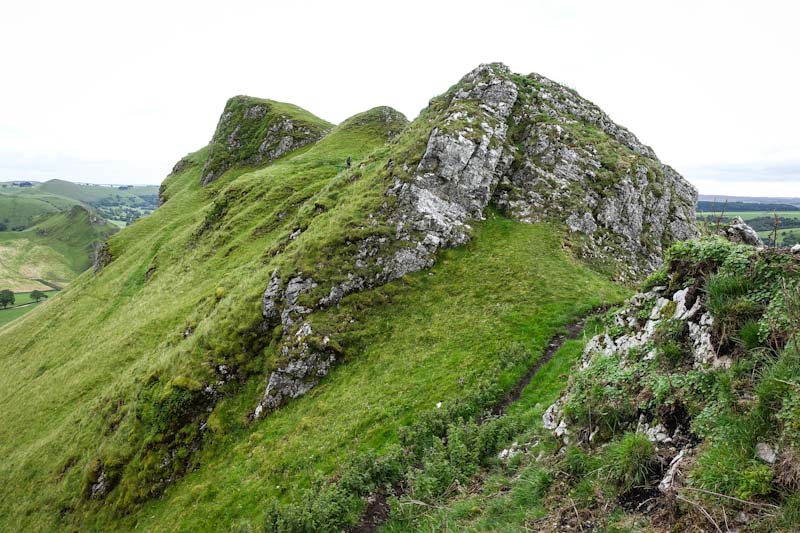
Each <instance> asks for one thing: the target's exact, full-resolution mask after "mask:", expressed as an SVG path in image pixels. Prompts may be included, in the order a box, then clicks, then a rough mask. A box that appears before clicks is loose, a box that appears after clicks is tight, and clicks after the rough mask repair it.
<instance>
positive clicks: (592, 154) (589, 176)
mask: <svg viewBox="0 0 800 533" xmlns="http://www.w3.org/2000/svg"><path fill="white" fill-rule="evenodd" d="M525 86H526V88H527V89H528V90H527V91H525V92H523V95H524V97H523V98H522V99H521V101H520V104H519V105H518V106H517V109H516V111H515V113H514V116H513V118H512V124H513V126H514V134H513V136H512V139H511V141H512V142H513V143H514V148H515V149H516V152H515V154H514V155H515V162H514V166H513V168H512V171H511V172H509V173H507V174H506V175H504V176H503V177H502V179H501V181H500V186H499V187H498V191H497V193H496V200H497V204H498V205H499V206H500V207H501V208H503V209H504V210H505V211H506V212H508V213H509V214H511V215H512V216H513V217H515V218H518V219H520V220H525V221H541V220H558V221H562V222H566V223H567V226H568V227H569V229H570V230H571V231H572V232H574V233H577V234H580V235H581V236H583V237H584V241H585V245H584V248H583V250H582V252H583V255H584V256H586V257H588V258H602V257H604V256H608V255H609V254H613V255H616V256H617V257H618V258H620V259H624V262H625V264H626V265H625V266H624V267H623V269H622V271H621V272H620V277H621V278H622V279H630V278H635V277H637V276H639V275H641V274H642V273H643V272H646V271H649V270H652V269H653V268H654V267H657V266H658V265H659V264H660V262H661V250H662V248H664V246H666V245H668V244H670V243H671V242H674V241H676V240H684V239H687V238H690V237H693V236H695V235H697V229H696V226H695V224H694V206H695V202H696V199H697V193H696V191H695V189H694V188H693V187H692V186H691V185H690V184H689V183H688V182H686V181H685V180H684V179H683V178H682V177H681V176H680V175H679V174H678V173H677V172H675V171H674V170H673V169H672V168H670V167H668V166H666V165H664V164H663V163H661V162H660V161H659V160H658V158H657V157H656V155H655V153H654V152H653V150H652V149H651V148H650V147H648V146H645V145H643V144H642V143H640V142H639V140H638V139H637V138H636V137H635V136H634V135H633V134H632V133H631V132H629V131H628V130H626V129H625V128H623V127H621V126H619V125H617V124H615V123H614V122H613V121H611V119H610V118H609V117H608V116H607V115H606V114H605V113H603V112H602V111H601V110H600V109H599V108H598V107H597V106H595V105H594V104H592V103H591V102H588V101H587V100H584V99H583V98H581V97H580V96H579V95H578V94H577V93H576V92H575V91H573V90H571V89H569V88H567V87H563V86H561V85H559V84H557V83H555V82H553V81H551V80H548V79H547V78H544V77H542V76H539V75H536V74H530V75H529V76H527V78H526V82H525Z"/></svg>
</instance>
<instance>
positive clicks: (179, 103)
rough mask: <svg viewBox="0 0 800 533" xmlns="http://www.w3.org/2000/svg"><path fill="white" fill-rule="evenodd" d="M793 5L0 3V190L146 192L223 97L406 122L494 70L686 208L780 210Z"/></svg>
mask: <svg viewBox="0 0 800 533" xmlns="http://www.w3.org/2000/svg"><path fill="white" fill-rule="evenodd" d="M657 4H658V5H657ZM798 6H800V4H798V3H796V2H778V1H764V0H761V1H759V2H736V1H719V2H717V1H713V2H712V1H702V0H694V1H685V2H684V1H670V2H666V1H664V2H658V3H656V2H643V1H641V0H639V1H603V2H600V1H597V0H588V1H563V0H562V1H555V0H554V1H550V2H545V1H528V2H523V1H501V0H484V1H480V2H473V1H465V0H459V1H452V2H441V1H434V0H425V1H403V2H391V3H388V2H379V1H377V0H373V1H370V2H366V1H365V2H331V1H327V2H325V1H313V2H312V1H289V2H280V3H277V2H275V3H272V2H267V1H261V2H246V1H227V2H224V3H223V2H217V3H216V5H214V4H212V3H210V2H200V1H187V2H182V1H181V2H179V1H173V2H171V1H168V0H159V1H156V2H151V1H138V2H126V3H122V2H113V1H98V2H91V1H80V0H71V1H68V2H67V1H63V0H62V1H50V2H47V1H35V0H25V1H21V0H20V1H15V0H3V1H2V3H0V180H8V179H23V178H24V179H49V178H65V179H72V180H76V181H91V182H97V183H158V182H160V181H161V179H162V178H163V177H164V176H165V175H166V174H167V173H168V172H169V170H170V169H171V167H172V165H173V164H174V163H175V162H176V161H177V160H178V159H179V158H180V157H182V156H183V155H184V154H186V153H187V152H190V151H193V150H195V149H197V148H199V147H201V146H203V145H204V144H205V143H207V142H208V140H209V139H210V138H211V135H212V133H213V130H214V127H215V125H216V122H217V119H218V117H219V114H220V113H221V111H222V107H223V105H224V103H225V100H226V99H227V98H228V97H230V96H233V95H235V94H249V95H253V96H260V97H265V98H272V99H275V100H282V101H288V102H292V103H295V104H297V105H300V106H302V107H305V108H306V109H308V110H309V111H312V112H313V113H315V114H317V115H319V116H321V117H323V118H325V119H327V120H330V121H332V122H339V121H341V120H343V119H345V118H347V117H348V116H350V115H353V114H355V113H358V112H360V111H363V110H366V109H368V108H370V107H373V106H376V105H390V106H393V107H395V108H397V109H399V110H400V111H402V112H403V113H405V114H406V115H407V116H408V117H409V118H413V117H414V116H416V114H417V113H418V112H419V110H420V109H421V108H423V107H424V106H425V105H426V104H427V102H428V100H429V99H430V98H431V97H432V96H434V95H436V94H439V93H441V92H443V91H444V90H446V89H447V88H448V87H449V86H450V85H452V84H454V83H455V82H456V81H458V79H459V78H460V77H461V76H462V75H464V74H465V73H466V72H468V71H469V70H471V69H472V68H474V67H475V66H477V65H478V64H479V63H482V62H489V61H501V62H504V63H506V64H507V65H509V66H510V67H511V69H512V70H514V71H516V72H521V73H528V72H538V73H540V74H542V75H544V76H547V77H550V78H552V79H554V80H556V81H559V82H561V83H565V84H567V85H569V86H571V87H573V88H575V89H577V90H578V91H579V92H580V93H581V94H582V95H583V96H585V97H586V98H588V99H590V100H592V101H593V102H595V103H596V104H598V105H599V106H600V107H601V108H603V109H604V110H605V111H606V112H607V113H609V115H611V117H612V118H613V119H614V120H615V121H616V122H618V123H620V124H622V125H624V126H626V127H628V128H629V129H630V130H631V131H633V132H634V133H635V134H636V135H637V136H639V138H640V139H641V140H642V141H644V142H645V143H647V144H650V145H651V146H652V147H653V148H654V149H655V150H656V152H657V153H658V155H659V157H660V158H661V159H662V161H664V162H665V163H667V164H670V165H672V166H673V167H675V168H676V169H677V170H678V171H679V172H681V173H682V174H684V176H686V177H687V178H688V179H689V180H690V181H692V182H693V183H695V185H697V186H698V187H699V189H700V192H702V193H709V194H741V195H753V196H766V195H774V196H779V195H782V196H787V195H791V196H800V135H798V132H800V106H798V101H797V99H798V94H799V91H798V85H799V84H798V82H800V67H799V65H800V59H799V56H800V37H798V36H799V35H800V28H799V26H800V7H798Z"/></svg>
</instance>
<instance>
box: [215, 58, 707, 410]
mask: <svg viewBox="0 0 800 533" xmlns="http://www.w3.org/2000/svg"><path fill="white" fill-rule="evenodd" d="M223 120H227V118H226V115H223ZM418 121H419V122H421V123H422V124H424V125H425V128H424V131H418V130H416V129H414V130H411V131H409V132H407V133H406V134H405V136H411V135H414V136H415V137H417V138H420V137H421V139H424V146H425V148H424V150H419V151H398V150H396V149H395V150H391V151H390V152H389V154H388V155H387V156H386V157H385V162H384V164H383V167H384V168H383V169H382V172H383V173H384V174H385V177H384V181H385V182H386V186H385V192H384V195H385V196H386V198H387V201H386V202H384V203H383V204H382V205H380V206H378V207H377V209H376V210H375V212H374V213H371V214H370V222H371V223H372V224H378V223H380V224H381V225H382V226H386V227H389V228H391V233H390V234H389V235H383V236H377V235H369V236H367V237H365V238H363V239H360V240H359V241H358V242H357V243H354V249H353V257H352V260H351V263H350V265H351V267H350V268H348V269H347V271H345V272H339V275H340V276H341V275H342V274H343V275H344V276H343V277H344V279H342V280H341V281H338V280H327V279H321V278H319V277H318V276H316V277H314V276H313V275H312V277H307V278H306V277H303V276H302V275H299V273H297V272H281V271H280V270H276V271H275V272H274V273H273V274H272V277H271V279H270V281H269V284H268V286H267V288H266V291H265V292H264V297H263V306H262V310H263V314H264V319H265V321H266V326H267V327H268V328H272V327H274V326H275V325H276V324H278V323H280V325H281V327H282V329H283V332H284V333H285V336H284V339H285V340H284V341H283V347H282V349H281V351H282V354H283V356H284V357H285V359H286V363H285V365H284V366H282V367H280V368H278V369H276V370H275V371H274V372H273V373H272V374H271V375H270V378H269V383H268V385H267V389H266V392H265V395H264V399H263V400H262V401H261V403H260V405H259V406H258V407H257V408H256V410H255V414H256V415H257V416H258V415H261V414H262V413H263V412H264V410H265V409H267V410H269V409H274V408H275V407H277V406H279V405H281V404H282V403H283V402H284V401H285V400H286V399H287V398H293V397H296V396H298V395H300V394H303V393H305V392H307V391H308V389H309V388H310V387H312V386H313V385H314V384H315V383H316V382H317V381H318V380H319V379H320V378H321V377H322V376H324V375H326V374H327V373H328V370H329V368H330V365H331V364H332V363H333V362H334V361H335V360H336V353H335V350H333V349H328V348H327V347H326V346H327V345H328V344H329V342H330V340H331V337H329V336H327V335H326V336H323V337H322V340H323V342H322V343H321V345H320V344H319V343H318V344H317V346H319V347H318V348H316V349H315V348H312V345H311V344H310V343H309V338H311V337H312V336H313V335H314V329H313V327H312V326H311V324H310V323H309V321H308V320H306V317H307V316H308V315H309V314H311V313H313V312H314V310H316V309H320V308H325V307H328V306H331V305H335V304H337V303H338V302H339V301H340V300H341V298H342V297H343V296H345V295H347V294H349V293H352V292H357V291H362V290H365V289H368V288H371V287H375V286H376V285H380V284H383V283H386V282H388V281H391V280H393V279H396V278H400V277H402V276H404V275H406V274H408V273H409V272H414V271H417V270H420V269H424V268H428V267H430V266H431V265H432V264H433V263H434V259H435V254H436V252H437V250H439V249H440V248H443V247H450V246H456V245H459V244H463V243H465V242H466V241H467V240H469V238H470V225H469V224H470V222H472V221H474V220H480V219H482V218H483V216H484V212H485V210H486V209H487V207H488V206H490V205H493V206H495V207H496V208H497V209H499V210H500V211H501V212H502V213H503V214H505V215H506V216H508V217H511V218H513V219H515V220H519V221H521V222H526V223H532V222H539V221H557V222H560V223H565V224H566V225H567V227H568V228H569V230H570V231H571V232H572V233H573V234H574V237H573V240H574V243H575V244H574V246H575V248H576V250H577V253H578V254H579V255H580V256H582V257H584V258H587V259H589V260H592V261H596V262H598V263H600V264H604V265H606V266H607V268H609V269H611V270H613V272H614V274H615V276H616V277H617V278H618V279H620V280H634V279H637V278H638V277H641V276H642V275H644V274H647V273H649V272H650V271H652V270H653V269H654V268H656V267H658V266H659V265H660V264H661V260H662V255H663V250H664V249H666V247H668V246H669V245H670V244H672V243H673V242H676V241H678V240H684V239H687V238H690V237H693V236H695V235H697V228H696V226H695V223H694V205H695V202H696V200H697V193H696V191H695V189H694V188H693V187H692V186H691V185H690V184H689V183H688V182H686V181H685V180H684V179H683V178H682V177H681V176H680V175H679V174H678V173H676V172H675V171H674V170H672V169H671V168H670V167H668V166H666V165H664V164H663V163H661V162H660V161H659V160H658V158H657V157H656V156H655V153H654V152H653V150H652V149H650V148H649V147H647V146H644V145H643V144H641V143H640V142H639V141H638V140H637V139H636V137H635V136H634V135H633V134H631V133H630V132H629V131H628V130H626V129H625V128H623V127H621V126H618V125H617V124H615V123H614V122H612V121H611V119H609V118H608V116H607V115H605V114H604V113H603V112H602V111H601V110H600V109H598V108H597V107H596V106H594V105H593V104H591V103H590V102H588V101H586V100H585V99H583V98H581V97H580V96H579V95H578V94H577V93H576V92H575V91H573V90H571V89H568V88H566V87H563V86H561V85H559V84H557V83H555V82H552V81H550V80H548V79H546V78H544V77H542V76H539V75H537V74H531V75H529V76H520V75H516V74H512V73H511V72H510V71H509V69H508V68H507V67H506V66H504V65H501V64H489V65H481V66H480V67H478V68H476V69H475V70H473V71H472V72H470V73H469V74H467V75H466V76H465V77H464V78H463V79H461V81H459V82H458V83H457V84H456V85H455V86H454V87H452V88H451V89H450V90H449V91H448V92H447V93H445V94H444V95H442V96H439V97H437V98H435V99H434V100H432V101H431V104H430V106H429V107H428V108H427V109H425V110H423V112H422V113H421V115H420V119H418ZM219 129H220V128H219V127H218V131H219ZM210 156H211V154H210ZM206 166H208V163H206ZM306 294H318V295H319V296H316V297H312V299H311V302H310V303H309V304H307V305H297V302H298V300H299V299H300V298H301V297H303V296H304V295H306ZM320 348H321V349H320Z"/></svg>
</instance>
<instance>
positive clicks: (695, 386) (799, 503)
mask: <svg viewBox="0 0 800 533" xmlns="http://www.w3.org/2000/svg"><path fill="white" fill-rule="evenodd" d="M643 290H644V292H642V293H640V294H637V295H636V296H634V297H633V298H631V300H630V301H629V302H628V303H627V305H626V306H625V307H623V308H620V309H615V310H612V311H610V312H609V313H608V315H607V317H606V331H605V332H604V333H603V334H602V335H600V336H598V337H595V338H594V339H592V341H590V343H589V344H588V346H587V349H586V351H585V353H584V356H583V360H582V362H581V367H580V368H579V369H576V370H575V371H574V372H573V374H572V376H571V378H570V384H569V386H568V388H567V392H566V393H565V394H564V395H563V396H562V397H561V398H560V399H559V400H558V402H557V403H556V404H555V405H554V406H552V407H551V408H550V409H549V410H548V412H547V414H546V415H545V426H546V427H548V429H551V430H552V432H553V435H554V436H556V438H557V439H558V440H559V441H560V448H561V450H560V451H559V452H558V453H557V454H556V455H555V456H554V457H555V458H554V459H553V465H552V470H553V472H554V478H555V479H556V483H555V485H556V488H555V489H554V492H557V493H558V494H560V495H562V496H563V495H564V494H567V495H569V496H570V498H571V500H572V501H574V502H579V505H581V506H582V508H581V513H584V512H585V513H587V514H588V515H591V516H593V517H594V518H593V520H595V521H596V522H597V523H605V524H606V525H608V524H609V522H608V518H607V516H606V514H605V513H603V512H602V511H603V510H604V509H608V508H614V507H617V508H618V509H620V510H621V514H622V515H625V516H630V515H638V516H641V515H642V514H643V515H646V516H647V517H648V519H647V520H648V521H650V522H651V524H653V523H655V524H656V525H662V526H665V527H677V528H679V529H681V528H690V527H699V528H702V529H708V530H714V529H715V527H720V528H724V527H725V524H728V526H729V527H734V526H735V527H739V528H744V529H749V530H753V531H762V530H776V531H789V530H796V529H795V528H797V527H798V525H800V492H798V491H799V490H800V345H799V344H800V343H799V340H800V339H798V337H800V261H798V258H797V257H796V256H793V255H792V254H790V253H788V252H781V251H777V250H770V249H764V248H755V247H752V246H746V245H741V244H733V243H731V242H728V241H726V240H724V239H721V238H708V239H701V240H696V241H687V242H682V243H678V244H676V245H674V246H673V247H672V248H671V249H670V250H669V252H668V253H667V256H666V263H665V266H664V267H663V268H662V269H661V270H659V271H657V272H656V273H654V274H653V275H652V276H650V278H648V280H647V281H646V282H645V283H644V285H643ZM587 494H591V498H587V497H586V495H587ZM560 500H561V501H569V499H564V498H563V497H562V498H561V499H560ZM565 512H566V511H565ZM726 520H727V521H726ZM722 530H724V529H722Z"/></svg>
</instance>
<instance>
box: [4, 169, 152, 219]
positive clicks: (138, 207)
mask: <svg viewBox="0 0 800 533" xmlns="http://www.w3.org/2000/svg"><path fill="white" fill-rule="evenodd" d="M76 205H82V206H84V207H85V208H87V209H89V210H91V211H94V212H97V213H98V214H100V215H101V216H102V217H103V218H106V219H107V220H109V221H112V222H114V223H116V224H118V225H121V226H125V225H127V224H130V223H131V222H133V221H134V220H136V219H137V218H139V217H142V216H144V215H147V214H149V213H151V212H152V211H153V210H154V209H155V208H156V206H157V205H158V186H155V185H133V186H130V185H128V186H110V185H90V184H77V183H72V182H69V181H64V180H49V181H46V182H44V183H39V184H36V185H33V186H31V187H19V186H14V185H11V184H8V183H4V184H2V187H0V232H2V231H22V230H24V229H26V228H29V227H31V226H33V225H35V224H37V223H38V222H41V221H42V220H43V219H44V218H46V217H48V216H51V215H53V214H55V213H60V212H65V211H69V210H70V209H71V208H72V207H74V206H76Z"/></svg>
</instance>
